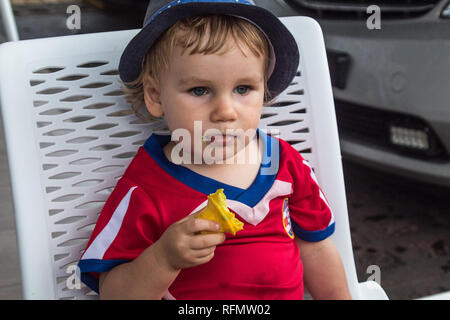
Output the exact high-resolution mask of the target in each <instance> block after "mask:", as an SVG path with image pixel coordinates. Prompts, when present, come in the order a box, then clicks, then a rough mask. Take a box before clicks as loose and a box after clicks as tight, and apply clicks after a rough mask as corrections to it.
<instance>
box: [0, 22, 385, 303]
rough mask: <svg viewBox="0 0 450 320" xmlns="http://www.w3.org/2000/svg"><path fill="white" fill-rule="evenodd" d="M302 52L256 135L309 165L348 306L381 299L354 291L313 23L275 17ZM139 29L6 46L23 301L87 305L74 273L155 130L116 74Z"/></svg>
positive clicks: (321, 55)
mask: <svg viewBox="0 0 450 320" xmlns="http://www.w3.org/2000/svg"><path fill="white" fill-rule="evenodd" d="M282 21H283V22H284V23H285V24H286V25H287V27H288V28H289V29H290V30H291V31H292V32H293V34H294V35H295V38H296V39H297V41H298V45H299V48H300V67H299V73H298V74H297V76H296V77H295V79H294V81H293V83H292V84H291V86H290V87H289V88H288V89H287V90H286V91H285V92H284V93H282V94H281V96H280V97H279V98H278V99H277V104H276V106H273V107H270V108H269V107H265V108H264V110H263V117H262V118H263V119H262V120H261V125H260V127H261V128H265V127H268V128H271V129H273V128H274V127H276V128H277V129H279V130H280V137H281V138H283V139H285V140H287V141H290V142H291V143H292V144H293V146H294V147H295V148H296V149H298V150H299V151H300V152H301V153H302V155H303V156H304V157H305V158H306V159H307V160H308V161H309V163H310V165H311V166H312V167H313V168H314V169H315V173H316V176H317V179H318V180H319V183H320V185H321V187H322V190H323V192H324V193H325V195H326V196H327V199H328V200H329V203H330V206H331V207H332V209H333V211H334V214H335V219H336V231H335V234H334V235H333V236H332V239H333V241H334V242H335V244H336V246H337V248H338V250H339V252H340V254H341V257H342V260H343V262H344V267H345V271H346V275H347V279H348V283H349V287H350V291H351V294H352V296H353V298H354V299H386V298H387V296H386V294H385V293H384V291H383V289H382V288H381V287H380V286H379V285H378V284H377V283H376V282H373V281H368V282H363V283H358V279H357V275H356V269H355V263H354V259H353V250H352V244H351V238H350V228H349V221H348V215H347V205H346V197H345V189H344V179H343V171H342V164H341V155H340V148H339V141H338V133H337V126H336V119H335V113H334V104H333V96H332V89H331V83H330V77H329V71H328V65H327V59H326V53H325V46H324V41H323V36H322V32H321V29H320V26H319V24H318V23H317V22H316V21H315V20H313V19H311V18H307V17H289V18H282ZM137 31H138V30H130V31H118V32H107V33H97V34H84V35H74V36H65V37H57V38H46V39H38V40H26V41H19V42H16V43H5V44H3V45H1V46H0V70H1V72H0V95H1V106H2V112H3V121H4V127H5V132H6V139H7V151H8V157H9V165H10V170H11V181H12V190H13V196H14V207H15V214H16V225H17V235H18V244H19V254H20V263H21V272H22V286H23V295H24V298H25V299H70V298H75V299H86V298H91V299H92V298H94V299H95V298H96V297H97V296H96V295H95V294H93V293H92V292H90V290H89V289H88V288H87V287H86V286H84V285H81V289H79V288H78V285H79V283H78V282H77V278H76V277H75V275H74V266H75V264H76V262H77V261H78V259H79V257H80V255H81V253H82V250H83V249H84V248H85V246H86V243H87V241H88V238H89V236H90V233H91V231H92V229H93V227H94V224H95V222H96V219H97V214H98V213H99V212H100V210H101V208H102V206H103V203H104V201H105V200H106V199H107V197H108V195H109V193H110V191H111V190H112V188H113V186H114V185H115V183H116V182H117V180H118V178H119V177H120V176H121V175H122V173H123V172H124V170H125V168H126V166H127V164H128V163H129V161H130V160H131V157H132V156H133V155H134V153H135V151H136V150H137V148H138V147H139V146H140V145H141V144H142V143H143V142H144V141H145V139H146V138H147V137H148V136H149V135H150V133H151V131H152V130H157V129H160V128H159V127H158V126H157V125H150V126H149V125H148V124H142V123H141V122H140V121H138V120H137V118H136V117H135V115H133V114H130V113H129V112H127V111H129V110H130V108H129V106H128V105H127V103H126V102H125V99H124V95H123V92H121V91H120V84H119V82H118V79H119V78H118V74H117V66H118V61H119V58H120V55H121V52H122V50H123V48H124V47H125V45H126V43H127V42H128V41H129V39H130V38H131V37H132V36H133V35H135V34H136V33H137Z"/></svg>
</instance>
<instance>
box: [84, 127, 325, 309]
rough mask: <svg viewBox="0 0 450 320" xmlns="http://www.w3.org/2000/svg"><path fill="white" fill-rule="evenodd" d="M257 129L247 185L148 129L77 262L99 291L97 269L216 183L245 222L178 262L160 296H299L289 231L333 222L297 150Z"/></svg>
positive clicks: (180, 214) (315, 231)
mask: <svg viewBox="0 0 450 320" xmlns="http://www.w3.org/2000/svg"><path fill="white" fill-rule="evenodd" d="M258 134H259V137H260V138H261V140H262V141H263V145H264V149H265V157H264V159H263V165H262V166H261V168H260V171H259V174H258V176H257V177H256V179H255V180H254V182H253V184H252V185H251V186H250V187H249V188H247V189H240V188H237V187H234V186H230V185H227V184H224V183H221V182H219V181H216V180H214V179H210V178H207V177H205V176H202V175H200V174H197V173H195V172H193V171H191V170H189V169H187V168H186V167H183V166H180V165H175V164H173V163H171V162H169V161H168V160H167V158H166V157H165V155H164V153H163V150H162V148H163V147H164V145H165V144H166V143H168V142H169V141H170V136H162V135H156V134H153V135H152V136H150V138H149V139H148V140H147V142H146V143H145V144H144V146H143V147H141V148H140V149H139V151H138V153H137V155H136V156H135V158H134V159H133V160H132V162H131V163H130V165H129V167H128V168H127V170H126V172H125V174H124V175H123V177H122V178H121V179H120V180H119V182H118V184H117V186H116V188H115V189H114V191H113V192H112V193H111V195H110V197H109V199H108V201H107V202H106V204H105V206H104V208H103V210H102V212H101V214H100V216H99V219H98V221H97V225H96V227H95V229H94V231H93V233H92V236H91V238H90V240H89V242H88V245H87V248H86V250H85V252H84V254H83V256H82V257H81V260H80V262H79V264H78V265H79V267H80V270H81V279H82V281H83V282H85V283H86V284H87V285H88V286H89V287H90V288H91V289H93V290H95V291H97V292H98V273H100V272H104V271H108V270H110V269H111V268H113V267H114V266H116V265H118V264H120V263H123V262H127V261H131V260H133V259H135V258H136V257H138V256H139V255H140V254H141V253H142V251H143V250H145V249H146V248H147V247H149V246H150V245H152V244H153V243H154V242H155V241H157V240H158V239H159V238H160V236H161V235H162V234H163V232H164V231H165V230H166V229H167V227H169V226H170V225H171V224H173V223H174V222H176V221H178V220H180V219H182V218H184V217H185V216H187V215H189V214H191V213H194V212H197V211H198V210H199V209H201V208H202V207H204V206H205V205H206V203H207V196H208V195H209V194H211V193H214V192H216V190H217V189H220V188H222V189H224V193H225V195H226V197H227V206H228V208H229V209H230V210H231V211H232V212H233V213H235V215H236V218H237V219H239V220H240V221H242V222H243V223H244V230H242V231H239V232H238V233H237V234H236V236H232V235H228V234H227V238H226V240H225V242H224V243H222V244H221V245H219V246H217V248H216V250H215V253H214V257H213V259H212V260H210V261H209V262H207V263H205V264H202V265H199V266H196V267H192V268H187V269H183V270H181V272H180V273H179V275H178V277H177V278H176V279H175V281H174V282H173V283H172V285H171V286H170V288H169V290H168V294H167V295H166V298H175V299H277V300H279V299H302V298H303V280H302V274H303V268H302V262H301V260H300V253H299V249H298V246H297V244H296V242H295V240H294V234H295V235H296V236H298V237H299V238H301V239H303V240H305V241H320V240H323V239H325V238H327V237H328V236H329V235H331V234H332V233H333V231H334V217H333V214H332V212H331V210H330V208H329V206H328V204H327V201H326V199H325V197H324V195H323V194H322V192H321V190H320V188H319V186H318V185H317V181H316V179H315V176H314V173H313V171H312V170H311V168H310V167H309V166H308V164H307V162H306V161H305V160H304V159H303V158H302V156H301V155H300V154H299V153H298V151H296V150H295V149H294V148H292V147H291V146H290V145H289V144H288V143H287V142H285V141H283V140H281V139H277V138H273V137H271V136H269V135H266V134H265V133H263V132H261V131H258ZM269 150H271V151H269ZM269 153H270V154H269ZM264 164H266V165H264ZM269 167H270V168H271V169H270V170H268V168H269ZM264 170H266V171H264Z"/></svg>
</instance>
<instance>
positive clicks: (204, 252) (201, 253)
mask: <svg viewBox="0 0 450 320" xmlns="http://www.w3.org/2000/svg"><path fill="white" fill-rule="evenodd" d="M214 250H216V246H212V247H209V248H204V249H199V250H192V253H193V256H194V257H195V258H196V259H202V258H205V257H207V256H209V255H210V254H211V253H212V252H214Z"/></svg>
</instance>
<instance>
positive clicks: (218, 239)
mask: <svg viewBox="0 0 450 320" xmlns="http://www.w3.org/2000/svg"><path fill="white" fill-rule="evenodd" d="M224 241H225V234H224V233H222V232H220V233H211V234H199V235H195V236H193V237H192V240H191V242H190V246H189V247H190V248H191V249H193V250H199V249H204V248H209V247H213V246H217V245H219V244H221V243H222V242H224Z"/></svg>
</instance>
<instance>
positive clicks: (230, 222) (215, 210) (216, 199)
mask: <svg viewBox="0 0 450 320" xmlns="http://www.w3.org/2000/svg"><path fill="white" fill-rule="evenodd" d="M225 200H226V197H225V194H224V193H223V189H218V190H217V191H216V192H215V193H212V194H210V195H209V196H208V203H207V204H206V207H205V208H203V209H202V210H201V211H200V212H199V213H198V214H197V215H196V216H195V217H196V218H200V219H206V220H212V221H215V222H217V223H218V224H219V225H220V229H219V231H218V232H228V233H231V234H232V235H233V236H234V235H236V232H238V231H240V230H242V229H244V224H243V223H242V222H241V221H239V220H238V219H236V217H235V216H234V214H233V213H232V212H230V210H229V209H228V208H227V204H226V202H225ZM200 233H203V234H205V233H209V232H207V231H202V232H200Z"/></svg>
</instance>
